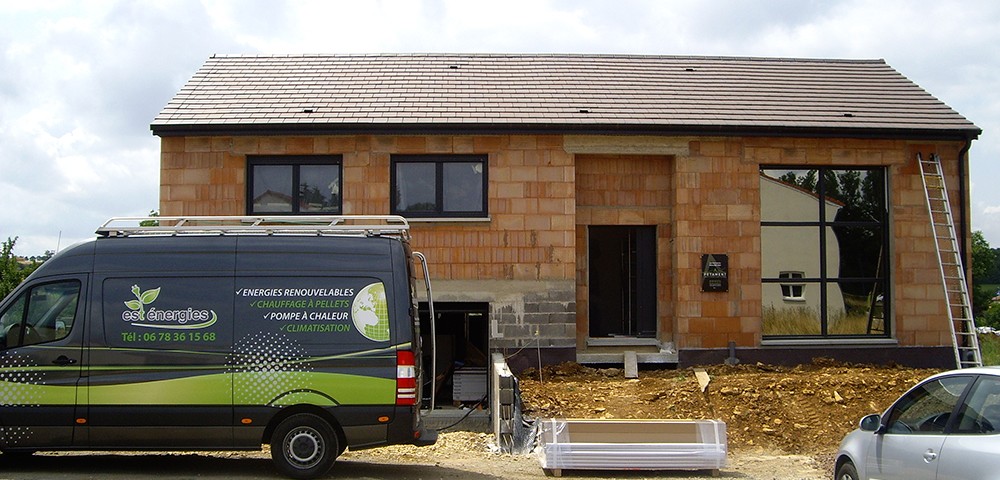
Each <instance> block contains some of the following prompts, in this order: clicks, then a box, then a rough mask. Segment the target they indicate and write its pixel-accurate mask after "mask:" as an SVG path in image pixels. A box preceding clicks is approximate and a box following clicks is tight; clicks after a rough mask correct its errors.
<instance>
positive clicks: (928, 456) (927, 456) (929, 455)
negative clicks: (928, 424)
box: [924, 450, 937, 463]
mask: <svg viewBox="0 0 1000 480" xmlns="http://www.w3.org/2000/svg"><path fill="white" fill-rule="evenodd" d="M934 460H937V453H934V450H927V451H926V452H924V461H925V462H927V463H931V462H933V461H934Z"/></svg>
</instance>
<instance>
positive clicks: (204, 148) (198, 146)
mask: <svg viewBox="0 0 1000 480" xmlns="http://www.w3.org/2000/svg"><path fill="white" fill-rule="evenodd" d="M184 151H185V152H187V153H195V152H211V151H212V137H186V138H185V139H184Z"/></svg>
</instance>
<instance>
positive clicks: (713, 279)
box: [701, 253, 729, 292]
mask: <svg viewBox="0 0 1000 480" xmlns="http://www.w3.org/2000/svg"><path fill="white" fill-rule="evenodd" d="M701 291H703V292H728V291H729V256H728V255H726V254H722V253H714V254H712V253H707V254H704V255H702V256H701Z"/></svg>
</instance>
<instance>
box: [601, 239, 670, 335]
mask: <svg viewBox="0 0 1000 480" xmlns="http://www.w3.org/2000/svg"><path fill="white" fill-rule="evenodd" d="M589 233H590V237H589V242H590V243H589V247H590V248H589V261H590V262H589V269H588V270H589V281H590V336H591V337H617V336H624V337H654V336H656V227H654V226H591V227H590V231H589Z"/></svg>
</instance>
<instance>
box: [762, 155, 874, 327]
mask: <svg viewBox="0 0 1000 480" xmlns="http://www.w3.org/2000/svg"><path fill="white" fill-rule="evenodd" d="M760 196H761V276H762V280H763V282H764V290H763V292H764V293H763V298H762V307H763V312H764V318H763V323H764V327H763V333H764V335H769V336H801V335H805V336H816V335H819V336H824V335H876V336H884V335H886V334H887V333H886V332H887V331H888V330H887V329H886V328H885V318H886V317H885V312H886V307H887V306H886V305H885V285H886V282H887V279H886V271H885V265H886V264H887V263H886V258H887V257H886V248H885V234H886V233H885V232H886V225H885V219H886V215H885V205H886V199H885V173H884V171H883V170H882V169H835V168H828V167H821V168H817V169H776V168H775V169H773V168H763V169H761V175H760ZM821 232H822V233H821ZM793 279H794V280H795V281H794V282H793V281H791V280H793ZM799 292H801V295H800V294H799ZM810 292H812V294H810Z"/></svg>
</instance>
